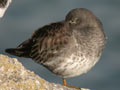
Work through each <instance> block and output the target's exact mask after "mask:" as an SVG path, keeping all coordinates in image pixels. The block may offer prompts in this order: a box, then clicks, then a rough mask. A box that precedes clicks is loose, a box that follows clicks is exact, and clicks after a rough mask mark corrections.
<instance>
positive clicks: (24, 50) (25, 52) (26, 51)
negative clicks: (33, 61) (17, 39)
mask: <svg viewBox="0 0 120 90" xmlns="http://www.w3.org/2000/svg"><path fill="white" fill-rule="evenodd" d="M30 51H31V42H30V40H26V41H24V42H23V43H22V44H20V45H19V46H18V47H17V48H8V49H6V50H5V52H7V53H9V54H11V55H15V56H18V57H26V58H30Z"/></svg>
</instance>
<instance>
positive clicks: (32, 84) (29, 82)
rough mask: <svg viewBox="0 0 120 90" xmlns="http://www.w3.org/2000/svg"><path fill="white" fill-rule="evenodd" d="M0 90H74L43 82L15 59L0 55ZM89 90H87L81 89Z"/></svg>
mask: <svg viewBox="0 0 120 90" xmlns="http://www.w3.org/2000/svg"><path fill="white" fill-rule="evenodd" d="M0 90H76V89H70V88H67V87H64V86H62V85H60V84H55V83H50V82H48V81H45V80H44V79H42V78H41V77H39V76H38V75H36V74H34V72H31V71H29V70H27V69H26V68H24V66H23V65H22V64H21V63H20V62H19V61H18V60H17V59H16V58H10V57H8V56H5V55H2V54H0ZM82 90H89V89H82Z"/></svg>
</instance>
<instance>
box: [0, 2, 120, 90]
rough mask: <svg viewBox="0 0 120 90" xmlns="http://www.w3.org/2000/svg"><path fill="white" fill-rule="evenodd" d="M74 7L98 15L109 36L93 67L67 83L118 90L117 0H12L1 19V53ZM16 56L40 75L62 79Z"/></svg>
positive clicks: (119, 38)
mask: <svg viewBox="0 0 120 90" xmlns="http://www.w3.org/2000/svg"><path fill="white" fill-rule="evenodd" d="M73 8H87V9H89V10H91V11H92V12H93V13H94V14H95V15H96V16H97V17H99V18H100V20H101V21H102V23H103V27H104V30H105V33H106V36H107V38H108V39H107V45H106V48H105V49H104V52H103V54H102V57H101V59H100V61H99V62H98V63H97V64H96V65H95V67H94V68H92V69H91V70H90V71H89V72H88V73H87V74H83V75H81V76H78V77H74V78H70V79H67V80H68V83H69V84H70V85H74V86H80V87H86V88H91V89H92V90H120V47H119V46H120V30H119V29H120V0H13V2H12V3H11V5H10V7H9V8H8V10H7V12H6V13H5V16H4V17H3V18H2V19H1V20H0V53H1V54H6V53H5V52H4V50H5V49H6V48H10V47H16V46H17V45H18V44H20V43H21V42H22V41H24V40H26V39H28V37H30V36H31V34H32V32H33V31H34V30H36V29H38V28H39V27H41V26H43V25H46V24H48V23H50V22H56V21H60V20H63V19H64V18H65V15H66V14H67V13H68V12H69V11H70V10H71V9H73ZM6 55H7V54H6ZM9 56H11V55H9ZM11 57H14V56H11ZM16 58H18V57H16ZM18 59H19V61H20V62H22V64H23V65H24V66H25V67H26V68H27V69H29V70H31V71H34V72H35V73H36V74H38V75H39V76H41V77H42V78H44V79H46V80H48V81H50V82H55V83H61V78H59V77H58V76H56V75H54V74H52V73H51V72H49V71H48V70H47V69H46V68H44V67H42V66H41V65H39V64H37V63H35V62H34V61H32V60H31V59H25V58H18Z"/></svg>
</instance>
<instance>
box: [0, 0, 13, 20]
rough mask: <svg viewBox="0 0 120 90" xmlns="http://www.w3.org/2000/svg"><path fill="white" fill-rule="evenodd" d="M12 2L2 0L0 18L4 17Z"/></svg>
mask: <svg viewBox="0 0 120 90" xmlns="http://www.w3.org/2000/svg"><path fill="white" fill-rule="evenodd" d="M11 2H12V0H0V18H2V17H3V15H4V13H5V11H6V10H7V8H8V6H9V4H10V3H11Z"/></svg>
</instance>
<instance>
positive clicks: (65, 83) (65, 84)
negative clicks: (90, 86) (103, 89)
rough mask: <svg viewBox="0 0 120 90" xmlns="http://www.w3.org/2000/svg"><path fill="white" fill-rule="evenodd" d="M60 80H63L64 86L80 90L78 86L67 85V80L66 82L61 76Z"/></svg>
mask: <svg viewBox="0 0 120 90" xmlns="http://www.w3.org/2000/svg"><path fill="white" fill-rule="evenodd" d="M62 81H63V85H64V86H66V87H68V88H75V89H78V90H81V89H80V88H79V87H75V86H69V85H67V82H66V80H65V79H64V78H62Z"/></svg>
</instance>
